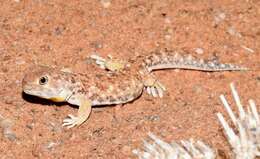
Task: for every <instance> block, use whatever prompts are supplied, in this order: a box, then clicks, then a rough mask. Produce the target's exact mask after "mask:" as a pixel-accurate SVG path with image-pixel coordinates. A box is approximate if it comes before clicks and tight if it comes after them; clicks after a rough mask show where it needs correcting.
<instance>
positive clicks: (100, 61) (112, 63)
mask: <svg viewBox="0 0 260 159" xmlns="http://www.w3.org/2000/svg"><path fill="white" fill-rule="evenodd" d="M90 58H91V59H93V60H95V63H96V64H97V65H99V67H100V68H102V69H106V70H109V71H112V72H117V71H121V70H123V69H125V68H126V67H127V62H125V61H123V60H119V59H113V58H112V56H108V58H103V57H101V56H98V55H95V54H94V55H91V56H90Z"/></svg>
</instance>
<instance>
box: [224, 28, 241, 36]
mask: <svg viewBox="0 0 260 159" xmlns="http://www.w3.org/2000/svg"><path fill="white" fill-rule="evenodd" d="M227 32H228V33H229V34H230V35H232V36H237V37H239V38H241V37H242V35H241V34H240V33H239V32H238V31H236V29H235V28H233V27H229V28H228V30H227Z"/></svg>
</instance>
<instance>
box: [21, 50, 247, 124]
mask: <svg viewBox="0 0 260 159" xmlns="http://www.w3.org/2000/svg"><path fill="white" fill-rule="evenodd" d="M90 59H92V60H93V61H94V64H95V65H98V66H99V67H101V68H103V69H98V71H93V70H84V71H83V72H82V73H73V72H68V71H62V70H60V69H58V68H55V67H49V66H41V65H36V66H33V67H30V68H29V69H28V71H26V73H25V75H24V78H23V80H22V89H23V92H24V93H26V94H29V95H33V96H37V97H40V98H44V99H49V100H51V101H54V102H68V103H69V104H72V105H76V106H78V107H79V109H78V112H77V116H75V115H72V114H69V115H68V116H67V117H66V118H65V119H64V120H63V124H62V125H63V126H65V127H67V128H72V127H75V126H79V125H81V124H82V123H84V122H85V121H86V120H87V119H88V117H89V115H90V113H91V109H92V106H100V105H102V106H104V105H116V104H124V103H128V102H131V101H133V100H135V99H137V98H138V97H139V96H141V94H142V92H143V91H146V92H147V93H148V94H150V95H151V96H153V97H163V93H164V92H165V91H166V88H165V86H164V85H163V84H162V83H161V82H160V81H159V80H158V79H157V78H156V77H155V75H154V74H153V71H155V70H162V69H188V70H198V71H205V72H217V71H243V70H248V69H247V68H244V67H240V66H237V65H233V64H223V63H220V62H217V61H204V60H202V59H199V58H195V57H193V56H191V55H181V54H180V53H179V52H177V51H157V52H153V53H151V54H150V55H147V56H143V57H137V58H136V59H132V60H129V61H123V60H120V59H113V58H111V57H110V58H103V57H100V56H98V55H92V56H90Z"/></svg>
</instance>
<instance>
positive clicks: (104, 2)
mask: <svg viewBox="0 0 260 159" xmlns="http://www.w3.org/2000/svg"><path fill="white" fill-rule="evenodd" d="M100 3H101V4H102V6H103V7H104V8H108V7H110V5H111V0H100Z"/></svg>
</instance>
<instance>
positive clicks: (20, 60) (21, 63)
mask: <svg viewBox="0 0 260 159" xmlns="http://www.w3.org/2000/svg"><path fill="white" fill-rule="evenodd" d="M15 64H17V65H23V64H25V61H24V60H23V59H20V58H19V59H16V61H15Z"/></svg>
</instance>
